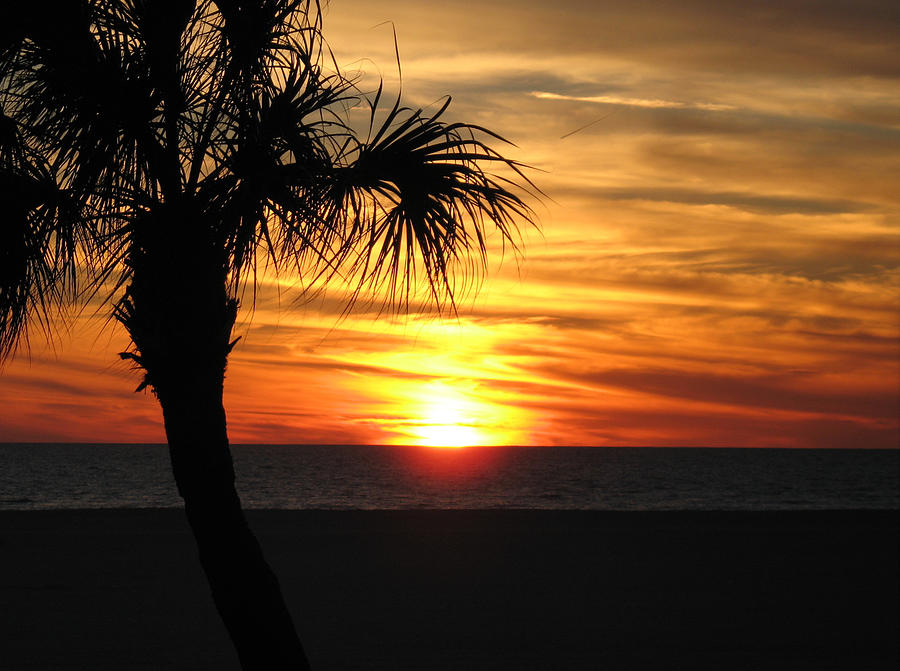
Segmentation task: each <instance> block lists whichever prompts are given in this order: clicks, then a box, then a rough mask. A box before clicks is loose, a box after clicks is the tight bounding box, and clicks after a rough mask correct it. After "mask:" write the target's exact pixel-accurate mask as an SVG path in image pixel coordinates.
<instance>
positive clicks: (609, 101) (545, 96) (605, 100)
mask: <svg viewBox="0 0 900 671" xmlns="http://www.w3.org/2000/svg"><path fill="white" fill-rule="evenodd" d="M531 95H533V96H534V97H535V98H540V99H542V100H571V101H573V102H582V103H595V104H598V105H625V106H627V107H650V108H654V109H663V108H668V109H700V110H709V111H712V112H724V111H727V110H733V109H737V107H735V106H734V105H725V104H721V103H703V102H681V101H677V100H659V99H647V98H628V97H625V96H610V95H601V96H569V95H562V94H560V93H548V92H546V91H532V92H531Z"/></svg>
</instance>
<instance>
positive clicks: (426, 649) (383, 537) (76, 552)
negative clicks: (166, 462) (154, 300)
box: [0, 510, 900, 671]
mask: <svg viewBox="0 0 900 671" xmlns="http://www.w3.org/2000/svg"><path fill="white" fill-rule="evenodd" d="M250 519H251V524H252V526H253V527H254V528H255V529H256V530H257V532H258V535H259V536H260V538H261V541H262V543H263V546H264V548H265V550H266V552H267V555H268V557H269V559H270V562H271V563H272V564H273V566H274V568H275V570H276V572H277V573H278V575H279V577H280V579H281V582H282V586H283V588H284V590H285V593H286V596H287V599H288V603H289V605H290V606H291V608H292V610H293V612H294V616H295V620H296V623H297V625H298V628H299V631H300V633H301V637H302V640H303V641H304V643H305V645H306V647H307V651H308V653H309V656H310V659H311V662H312V665H313V669H314V670H315V671H325V670H326V669H335V670H337V669H341V670H350V669H391V670H399V669H403V670H406V669H409V670H413V669H415V670H422V671H427V670H431V669H441V670H444V669H447V670H449V669H453V670H468V669H471V670H487V669H493V670H501V669H516V670H523V669H542V670H547V671H553V670H557V669H559V670H565V669H579V670H580V669H590V670H594V669H698V668H716V669H722V670H723V671H729V670H733V669H799V668H803V669H806V668H808V669H832V668H833V669H892V670H893V669H896V668H898V666H897V664H898V660H900V643H898V641H900V639H898V635H900V568H898V567H900V547H898V544H900V541H898V536H897V534H896V531H897V528H898V524H897V523H898V521H900V512H897V511H893V512H833V513H829V512H824V513H819V512H815V513H592V512H584V513H580V512H542V511H541V512H539V511H402V512H401V511H393V512H387V511H375V512H362V511H359V512H355V511H354V512H323V511H253V512H251V513H250ZM192 543H193V542H192V539H191V537H190V535H189V532H188V529H187V525H186V523H185V521H184V519H183V515H182V513H181V512H180V511H178V510H100V511H51V512H0V669H4V670H6V671H17V670H20V669H29V670H37V669H39V670H45V669H92V670H93V669H101V670H103V669H117V670H118V669H121V670H130V669H142V670H143V669H203V670H205V669H216V670H229V669H237V668H238V667H237V664H236V661H235V656H234V654H233V652H232V650H231V646H230V643H229V641H228V638H227V635H226V634H225V631H224V628H223V627H222V625H221V624H220V622H219V620H218V617H217V615H216V612H215V610H214V608H213V606H212V603H211V599H210V598H209V595H208V591H207V587H206V584H205V581H204V577H203V575H202V573H201V570H200V568H199V565H198V562H197V560H196V554H195V551H194V547H193V544H192Z"/></svg>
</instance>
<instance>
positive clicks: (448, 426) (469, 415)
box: [412, 382, 491, 448]
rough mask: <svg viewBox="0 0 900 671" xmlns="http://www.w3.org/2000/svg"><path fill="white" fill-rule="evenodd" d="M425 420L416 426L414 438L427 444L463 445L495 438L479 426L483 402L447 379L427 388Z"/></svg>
mask: <svg viewBox="0 0 900 671" xmlns="http://www.w3.org/2000/svg"><path fill="white" fill-rule="evenodd" d="M423 392H424V393H423V397H424V398H423V400H424V402H423V404H422V407H421V409H420V417H421V421H419V422H417V423H416V424H415V425H414V426H413V427H412V434H413V435H412V438H413V440H414V441H415V443H416V444H417V445H422V446H425V447H448V448H461V447H469V446H471V445H484V444H487V443H489V442H491V441H490V440H489V439H488V437H487V435H486V434H485V432H484V431H482V430H481V429H480V428H479V424H478V421H477V417H478V415H479V414H481V413H482V412H483V409H482V408H480V407H479V404H478V403H476V402H475V401H473V400H472V399H470V398H468V397H467V396H466V395H465V394H463V393H462V392H461V391H460V390H458V389H456V388H454V387H452V386H450V385H449V384H447V383H444V382H432V383H430V384H428V385H426V387H425V389H424V390H423Z"/></svg>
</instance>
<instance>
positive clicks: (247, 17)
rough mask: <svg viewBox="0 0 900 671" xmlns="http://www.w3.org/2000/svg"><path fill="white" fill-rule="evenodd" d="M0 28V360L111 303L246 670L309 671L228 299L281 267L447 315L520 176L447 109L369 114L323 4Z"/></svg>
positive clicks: (106, 1) (111, 1)
mask: <svg viewBox="0 0 900 671" xmlns="http://www.w3.org/2000/svg"><path fill="white" fill-rule="evenodd" d="M22 4H27V3H22ZM15 5H19V3H15ZM0 25H2V26H3V28H2V33H0V40H2V41H0V212H2V215H0V217H2V218H0V355H2V356H3V357H7V356H9V355H11V354H12V353H14V352H15V350H16V347H17V344H18V343H20V342H22V340H23V338H24V337H26V336H27V330H28V327H29V326H32V327H33V326H37V327H39V328H43V329H45V330H49V329H50V324H51V320H53V319H55V318H56V315H57V314H59V315H62V316H64V315H66V314H69V312H67V311H66V310H65V308H66V307H67V306H71V305H73V304H79V303H81V304H83V303H84V302H85V301H86V300H88V299H92V298H96V297H99V298H102V299H103V300H104V304H105V305H107V306H110V308H111V311H112V315H113V317H114V318H115V320H116V321H118V322H119V323H120V324H121V325H122V326H124V327H125V329H126V330H127V332H128V334H129V336H130V338H131V341H132V347H131V349H130V350H129V351H128V352H125V353H123V354H122V356H123V358H127V359H130V360H131V361H133V362H134V364H135V365H136V366H137V367H139V368H140V369H141V370H142V371H143V375H144V377H143V381H142V383H141V386H140V387H139V389H142V388H145V387H146V388H149V389H150V390H152V392H153V393H154V394H155V396H156V397H157V399H158V400H159V403H160V406H161V407H162V412H163V418H164V423H165V430H166V436H167V439H168V444H169V451H170V454H171V460H172V468H173V471H174V476H175V482H176V484H177V487H178V492H179V494H180V495H181V496H182V498H183V499H184V506H185V511H186V514H187V518H188V521H189V523H190V526H191V529H192V531H193V534H194V536H195V538H196V542H197V546H198V550H199V557H200V561H201V563H202V566H203V569H204V571H205V573H206V575H207V577H208V580H209V584H210V587H211V590H212V595H213V598H214V600H215V603H216V606H217V608H218V610H219V612H220V614H221V616H222V618H223V620H224V622H225V625H226V627H227V629H228V631H229V633H230V635H231V638H232V640H233V641H234V644H235V647H236V649H237V653H238V656H239V658H240V661H241V664H242V666H243V668H244V669H267V670H268V669H282V668H284V669H305V668H308V664H307V662H306V658H305V654H304V652H303V649H302V647H301V644H300V642H299V640H298V637H297V635H296V633H295V629H294V625H293V623H292V621H291V617H290V615H289V613H288V610H287V608H286V606H285V604H284V600H283V598H282V596H281V593H280V588H279V586H278V582H277V580H276V578H275V576H274V574H273V573H272V571H271V570H270V568H269V566H268V565H267V563H266V561H265V559H264V558H263V555H262V553H261V551H260V547H259V544H258V543H257V540H256V538H255V537H254V535H253V534H252V532H251V531H250V529H249V528H248V526H247V522H246V520H245V517H244V514H243V512H242V510H241V504H240V500H239V498H238V495H237V493H236V490H235V484H234V470H233V467H232V460H231V454H230V452H229V446H228V437H227V433H226V421H225V410H224V408H223V404H222V389H223V383H224V375H225V366H226V362H227V359H228V355H229V352H230V351H231V349H232V347H233V346H234V345H235V343H236V342H237V341H236V340H235V339H233V337H232V329H233V326H234V323H235V318H236V315H237V312H238V306H239V300H238V299H239V297H240V296H242V295H245V293H244V292H245V291H247V289H248V288H249V289H250V291H251V292H255V289H256V286H257V284H258V277H259V276H260V274H261V273H262V272H263V271H265V270H266V268H272V269H274V270H275V271H279V272H282V273H287V272H290V273H292V275H291V276H292V277H295V278H296V284H297V286H298V288H299V290H301V291H302V290H306V289H309V288H310V287H314V286H317V285H320V284H322V283H323V282H325V281H328V280H331V279H334V278H341V279H342V280H347V281H350V285H349V286H351V287H352V290H351V291H350V292H349V293H348V294H347V295H348V296H349V298H348V300H349V301H350V302H352V301H353V300H354V299H355V297H356V296H358V295H359V293H360V291H362V290H366V291H367V292H368V291H370V290H371V291H373V292H375V294H377V295H379V296H382V297H386V298H385V300H387V301H389V302H390V304H391V305H394V306H398V305H399V306H400V307H403V306H404V305H405V306H407V307H408V306H409V302H410V288H411V287H413V288H415V287H416V286H418V285H421V286H425V287H428V288H429V289H430V300H432V301H433V302H434V303H435V304H436V305H437V306H438V307H442V306H443V307H447V306H450V307H452V306H453V305H454V297H455V295H456V292H457V291H458V290H459V289H460V287H462V286H463V285H461V284H460V283H459V282H460V278H461V281H462V282H463V283H465V282H466V280H467V279H469V278H471V277H472V273H473V271H474V272H476V273H477V271H479V270H480V269H482V268H483V265H484V261H485V254H486V250H487V243H486V238H485V236H486V234H487V233H488V232H489V229H493V230H496V231H499V236H500V239H501V240H502V241H504V243H505V244H506V243H509V244H512V245H513V246H515V244H516V242H517V240H518V238H517V224H518V222H531V221H533V217H532V211H531V210H530V208H529V207H528V205H527V204H526V203H525V201H524V195H522V194H523V192H522V191H517V189H518V186H517V185H520V186H523V187H526V188H527V186H528V184H530V183H529V182H528V181H527V179H525V178H524V177H522V174H521V172H520V167H521V166H520V165H519V164H518V163H516V162H515V161H511V160H508V159H505V158H503V157H502V156H501V155H500V154H498V153H497V152H496V151H494V150H492V149H491V148H489V147H488V146H487V144H486V143H485V141H486V140H488V139H489V138H491V137H493V138H494V139H497V140H500V139H501V138H498V136H495V135H493V134H491V133H489V132H488V131H485V130H484V129H481V128H479V127H476V126H471V125H467V124H458V123H446V122H444V121H442V114H443V113H444V110H445V109H446V104H444V105H443V106H442V107H441V108H440V109H439V110H437V112H436V113H432V114H426V113H425V112H423V111H421V110H414V109H410V108H406V107H403V106H401V105H400V102H399V98H398V102H397V103H396V104H394V105H393V106H387V107H385V108H382V106H381V105H380V101H381V98H382V95H381V93H382V92H381V88H379V89H378V90H377V91H375V92H373V93H370V94H363V93H361V92H360V91H359V90H358V89H357V87H356V85H355V84H354V82H353V81H351V80H349V79H348V78H346V77H345V76H343V75H342V74H340V72H339V71H337V69H336V68H328V67H326V66H325V63H327V55H328V53H329V52H328V50H327V47H326V46H325V43H324V42H323V40H322V36H321V13H320V7H319V3H318V2H317V1H316V0H257V1H256V2H252V1H248V0H165V1H164V0H55V1H51V2H44V3H42V4H40V5H35V6H34V7H33V8H32V9H30V10H27V9H16V10H15V11H13V10H10V9H4V10H3V16H2V17H0ZM360 104H362V105H363V106H364V109H365V106H368V113H369V117H370V118H369V123H368V124H367V125H368V127H367V128H365V127H364V128H362V130H358V129H356V128H355V127H354V125H353V124H352V123H351V121H350V120H349V119H350V118H351V115H350V114H349V113H348V110H349V109H350V108H351V107H352V106H354V105H356V106H357V109H359V106H360ZM365 125H366V124H363V126H365ZM490 165H495V166H498V167H500V168H502V171H505V172H506V174H507V177H506V178H504V177H500V176H497V175H494V174H491V173H489V172H486V170H485V166H490ZM510 177H511V178H512V179H513V180H514V181H510V179H509V178H510ZM523 180H524V181H523ZM517 194H519V195H517ZM460 271H461V272H460ZM417 282H418V285H417ZM254 295H255V294H254Z"/></svg>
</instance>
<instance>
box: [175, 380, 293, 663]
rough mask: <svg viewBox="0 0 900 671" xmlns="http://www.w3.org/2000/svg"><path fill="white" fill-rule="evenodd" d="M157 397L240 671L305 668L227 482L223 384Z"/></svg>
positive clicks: (190, 387) (228, 467) (180, 486)
mask: <svg viewBox="0 0 900 671" xmlns="http://www.w3.org/2000/svg"><path fill="white" fill-rule="evenodd" d="M212 382H213V384H208V383H207V384H202V387H201V386H200V385H186V386H183V387H181V388H180V389H179V390H178V392H177V393H171V392H170V393H166V394H164V395H163V396H162V397H160V403H161V405H162V408H163V416H164V418H165V426H166V435H167V437H168V440H169V450H170V454H171V457H172V467H173V470H174V473H175V481H176V483H177V485H178V491H179V493H180V494H181V496H182V497H183V499H184V507H185V512H186V513H187V518H188V522H189V523H190V526H191V530H192V531H193V533H194V538H195V539H196V542H197V549H198V551H199V556H200V563H201V565H202V566H203V570H204V571H205V573H206V577H207V579H208V581H209V586H210V588H211V590H212V596H213V600H214V601H215V604H216V608H217V609H218V611H219V613H220V615H221V616H222V620H223V621H224V623H225V626H226V628H227V629H228V633H229V634H230V636H231V640H232V641H233V642H234V645H235V648H236V649H237V653H238V657H239V658H240V662H241V668H242V669H243V670H244V671H262V670H267V671H268V670H272V671H274V670H280V669H285V670H287V669H290V670H291V671H300V670H307V669H309V664H308V662H307V660H306V656H305V654H304V651H303V647H302V645H301V643H300V640H299V638H298V637H297V634H296V630H295V628H294V624H293V621H292V619H291V615H290V613H289V612H288V609H287V606H286V605H285V602H284V599H283V597H282V595H281V589H280V587H279V584H278V580H277V578H276V577H275V574H274V573H273V572H272V569H271V568H270V567H269V565H268V564H267V563H266V560H265V558H264V557H263V554H262V550H261V549H260V546H259V542H258V541H257V539H256V537H255V536H254V535H253V532H252V531H251V530H250V528H249V526H248V525H247V520H246V518H245V516H244V512H243V510H242V509H241V502H240V499H239V498H238V495H237V492H236V491H235V487H234V470H233V467H232V461H231V453H230V450H229V448H228V438H227V436H226V428H225V410H224V408H223V406H222V385H221V382H220V383H219V384H215V382H214V381H212Z"/></svg>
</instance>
